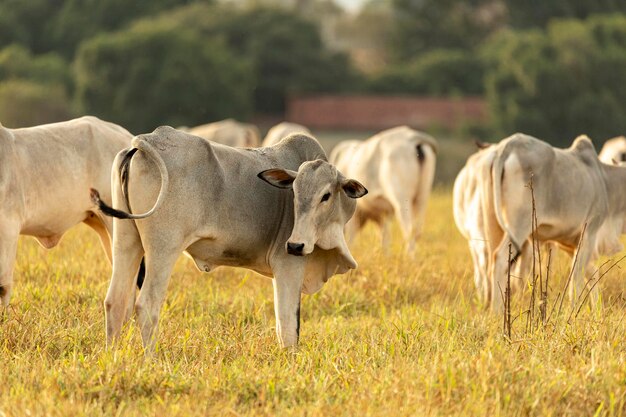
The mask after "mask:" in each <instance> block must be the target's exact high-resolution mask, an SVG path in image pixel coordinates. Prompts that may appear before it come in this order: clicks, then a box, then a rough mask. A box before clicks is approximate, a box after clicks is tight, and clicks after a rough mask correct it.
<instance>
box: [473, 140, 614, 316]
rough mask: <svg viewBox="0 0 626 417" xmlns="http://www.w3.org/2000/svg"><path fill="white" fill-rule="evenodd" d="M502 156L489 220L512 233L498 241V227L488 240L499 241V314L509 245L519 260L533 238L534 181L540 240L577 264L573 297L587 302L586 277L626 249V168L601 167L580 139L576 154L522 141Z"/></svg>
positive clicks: (504, 146)
mask: <svg viewBox="0 0 626 417" xmlns="http://www.w3.org/2000/svg"><path fill="white" fill-rule="evenodd" d="M495 150H496V156H495V159H494V162H493V165H492V167H488V168H487V170H488V176H490V177H491V181H490V182H489V185H488V186H489V191H488V192H484V193H483V195H484V196H485V197H486V198H485V202H484V203H483V209H484V210H485V211H486V212H487V214H488V215H487V217H489V218H491V219H493V222H497V224H498V225H499V228H500V229H501V230H502V231H504V235H503V236H502V237H501V238H498V234H499V232H496V234H495V235H494V234H493V233H492V231H493V229H494V228H493V227H492V222H486V223H485V224H486V226H487V227H486V229H487V234H488V240H489V241H491V242H496V241H497V244H496V245H495V246H494V247H495V251H494V253H493V260H492V262H491V268H490V269H491V270H490V280H491V282H492V288H493V296H492V304H491V305H492V308H493V309H494V310H499V309H501V307H502V290H503V288H504V283H505V279H506V270H507V259H508V247H509V243H512V246H513V248H514V256H515V255H517V254H519V253H520V251H521V249H522V247H523V245H524V243H525V242H526V241H527V240H528V239H529V238H530V236H531V233H532V225H531V213H532V206H531V204H530V203H529V202H530V201H531V195H530V189H529V187H527V184H528V183H529V181H530V177H531V175H532V177H533V188H534V194H535V201H536V210H537V220H538V228H537V232H536V233H537V238H538V239H539V240H540V241H542V242H545V241H553V242H556V243H557V244H558V245H559V247H560V248H561V249H564V250H565V251H567V252H568V253H569V254H570V255H571V256H572V257H574V258H575V259H576V261H575V264H574V263H573V264H572V267H573V270H572V285H570V297H571V299H572V300H575V299H576V297H577V296H579V295H580V294H581V291H582V288H583V282H584V279H583V278H584V275H585V272H587V274H588V275H591V273H592V272H593V271H592V265H593V261H594V260H595V259H596V258H597V256H598V255H599V254H600V253H601V254H605V255H612V254H614V253H616V252H619V251H620V250H621V249H622V245H621V243H620V242H619V237H620V234H621V231H622V230H623V226H624V216H625V215H626V197H625V196H624V194H623V192H622V191H623V188H624V184H626V168H623V167H617V166H611V165H607V164H603V163H601V162H600V161H599V159H598V156H597V154H596V152H595V149H594V147H593V144H592V143H591V141H590V140H589V138H587V137H586V136H581V137H578V138H577V139H576V140H575V141H574V143H573V144H572V146H571V147H570V148H568V149H557V148H553V147H552V146H550V145H549V144H547V143H545V142H542V141H540V140H539V139H536V138H533V137H531V136H527V135H523V134H519V133H518V134H515V135H513V136H511V137H509V138H507V139H505V140H503V141H502V142H500V144H498V145H497V147H495ZM583 230H584V233H583ZM599 232H600V233H599ZM577 247H579V249H577ZM576 266H577V267H576ZM595 296H596V295H595V294H593V297H592V299H593V298H594V297H595Z"/></svg>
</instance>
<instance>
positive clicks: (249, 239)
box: [93, 127, 367, 352]
mask: <svg viewBox="0 0 626 417" xmlns="http://www.w3.org/2000/svg"><path fill="white" fill-rule="evenodd" d="M112 187H113V190H114V191H113V207H116V209H113V208H111V207H109V206H107V205H106V204H104V203H103V202H102V201H101V200H100V199H99V198H98V196H97V192H96V191H95V190H94V191H93V197H94V202H95V203H96V204H97V205H98V206H99V207H100V208H101V210H103V212H105V213H107V214H109V215H113V216H115V217H117V218H116V219H115V220H114V224H115V228H114V234H113V274H112V277H111V284H110V286H109V290H108V293H107V297H106V301H105V309H106V330H107V341H108V343H110V342H111V341H112V340H113V339H115V338H116V337H117V336H118V335H119V334H120V330H121V328H122V325H123V323H124V322H125V321H126V320H128V319H129V317H130V315H131V313H132V310H133V301H134V298H133V297H130V296H129V294H132V291H131V290H132V287H133V276H134V275H135V273H136V272H137V268H138V267H139V261H140V259H141V257H142V256H144V255H145V259H146V277H145V281H144V284H143V288H142V290H141V293H140V295H139V298H138V299H137V302H136V304H135V309H136V312H137V317H138V324H139V327H140V329H141V335H142V339H143V343H144V346H145V347H146V349H147V351H148V352H152V351H153V350H154V347H155V342H156V332H157V323H158V320H159V312H160V309H161V306H162V304H163V301H164V299H165V293H166V288H167V284H168V281H169V279H170V274H171V271H172V267H173V266H174V262H175V261H176V259H177V258H178V256H179V254H180V253H181V252H183V251H184V252H186V253H187V254H188V255H189V256H190V257H191V258H192V259H193V260H194V261H195V263H196V266H197V267H198V269H200V270H201V271H205V272H209V271H211V270H212V269H213V268H215V267H217V266H220V265H227V266H238V267H244V268H248V269H251V270H254V271H256V272H258V273H260V274H263V275H266V276H268V277H272V276H273V284H274V308H275V312H276V332H277V335H278V339H279V341H280V344H281V346H283V347H287V346H293V345H295V344H296V343H297V341H298V336H299V329H300V294H301V293H305V294H312V293H315V292H316V291H318V290H319V289H320V288H321V287H322V286H323V285H324V283H325V282H326V281H327V280H328V279H329V278H330V277H331V276H332V275H333V274H336V273H344V272H346V271H348V270H349V269H352V268H355V267H356V262H355V260H354V259H353V257H352V255H351V254H350V251H349V250H348V247H347V245H346V242H345V239H344V235H343V228H344V226H345V224H346V222H347V221H348V220H349V219H350V217H351V216H352V214H353V213H354V210H355V207H356V201H355V199H356V198H359V197H362V196H363V195H365V194H366V193H367V190H366V189H365V188H364V187H363V186H362V185H361V184H360V183H358V182H357V181H355V180H351V179H347V178H345V177H344V176H343V175H342V174H341V173H340V172H339V171H338V170H337V169H336V168H335V167H334V166H333V165H331V164H329V163H328V162H327V161H326V155H325V153H324V150H323V149H322V147H321V146H320V144H319V143H318V142H317V141H316V140H315V139H313V138H311V137H309V136H306V135H292V136H290V137H288V138H286V139H284V140H282V141H281V142H280V143H279V144H278V145H276V146H273V147H269V148H258V149H246V148H231V147H228V146H223V145H220V144H215V143H211V142H208V141H205V140H202V139H200V138H198V137H196V136H192V135H189V134H186V133H184V132H181V131H177V130H175V129H172V128H170V127H159V128H157V129H156V130H155V131H154V132H153V133H151V134H146V135H140V136H137V137H136V138H135V139H133V142H132V148H131V149H128V150H125V151H122V152H121V153H120V154H119V155H118V157H117V159H116V161H115V164H114V168H113V176H112ZM131 209H132V212H135V213H143V214H129V213H130V212H131Z"/></svg>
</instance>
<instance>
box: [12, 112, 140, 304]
mask: <svg viewBox="0 0 626 417" xmlns="http://www.w3.org/2000/svg"><path fill="white" fill-rule="evenodd" d="M131 139H132V135H131V134H130V133H128V131H126V130H125V129H123V128H122V127H120V126H118V125H115V124H113V123H108V122H104V121H102V120H100V119H97V118H96V117H91V116H85V117H81V118H79V119H74V120H70V121H67V122H61V123H52V124H46V125H41V126H36V127H28V128H23V129H7V128H4V127H2V126H0V201H2V205H1V207H0V300H1V301H2V304H3V305H4V306H6V305H8V303H9V298H10V296H11V290H12V288H13V267H14V263H15V256H16V249H17V240H18V236H19V235H29V236H34V237H35V238H36V239H37V240H38V241H39V243H40V244H41V246H43V247H44V248H52V247H54V246H56V245H57V243H59V240H61V237H62V236H63V234H64V233H65V232H66V231H67V230H68V229H69V228H71V227H72V226H74V225H76V224H78V223H81V222H83V223H85V224H87V225H88V226H90V227H91V228H92V229H94V230H95V231H96V233H98V235H99V236H100V240H101V242H102V246H103V247H104V250H105V252H106V254H107V257H108V258H109V260H110V259H111V243H110V234H111V231H112V223H113V222H112V221H111V219H110V218H107V217H106V216H102V215H101V213H99V212H97V211H96V210H94V207H93V204H92V202H91V200H90V198H89V188H90V187H98V188H99V189H101V190H102V198H103V199H104V200H106V201H111V191H110V181H111V180H110V178H111V165H112V163H113V159H114V158H115V155H116V154H117V153H118V152H119V151H120V150H121V149H124V148H126V147H128V146H129V144H130V141H131Z"/></svg>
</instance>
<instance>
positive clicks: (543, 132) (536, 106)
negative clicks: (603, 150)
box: [483, 15, 626, 145]
mask: <svg viewBox="0 0 626 417" xmlns="http://www.w3.org/2000/svg"><path fill="white" fill-rule="evenodd" d="M483 56H484V59H485V61H486V62H487V63H488V65H487V67H488V68H489V70H488V71H487V76H486V88H487V97H488V100H489V105H490V108H491V113H492V117H493V122H494V126H495V128H496V129H497V131H498V132H499V133H500V134H502V135H504V134H510V133H512V132H515V131H523V132H525V133H528V134H531V135H535V136H537V137H539V138H542V139H546V140H549V141H551V142H552V143H558V144H561V145H566V144H569V143H571V141H572V140H573V139H574V138H575V137H576V136H577V135H579V134H582V133H586V134H588V135H589V136H591V137H592V138H596V143H599V142H600V141H601V140H604V139H606V138H608V137H611V136H615V135H618V134H623V133H624V132H625V131H626V119H625V118H624V117H623V106H624V103H626V72H625V71H624V68H626V16H623V15H613V16H604V17H603V16H596V17H592V18H589V19H587V20H586V21H580V20H560V21H559V20H557V21H553V22H552V23H550V24H549V25H548V27H547V29H546V30H545V31H542V30H531V31H526V32H507V33H505V34H502V36H499V37H497V38H495V39H493V40H492V41H491V42H489V43H488V44H487V45H486V46H485V47H484V49H483Z"/></svg>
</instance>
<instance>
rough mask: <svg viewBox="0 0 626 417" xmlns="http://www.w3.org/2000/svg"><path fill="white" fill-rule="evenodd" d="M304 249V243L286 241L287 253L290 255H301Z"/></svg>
mask: <svg viewBox="0 0 626 417" xmlns="http://www.w3.org/2000/svg"><path fill="white" fill-rule="evenodd" d="M303 250H304V243H291V242H287V253H288V254H290V255H296V256H302V255H303V253H302V251H303Z"/></svg>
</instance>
